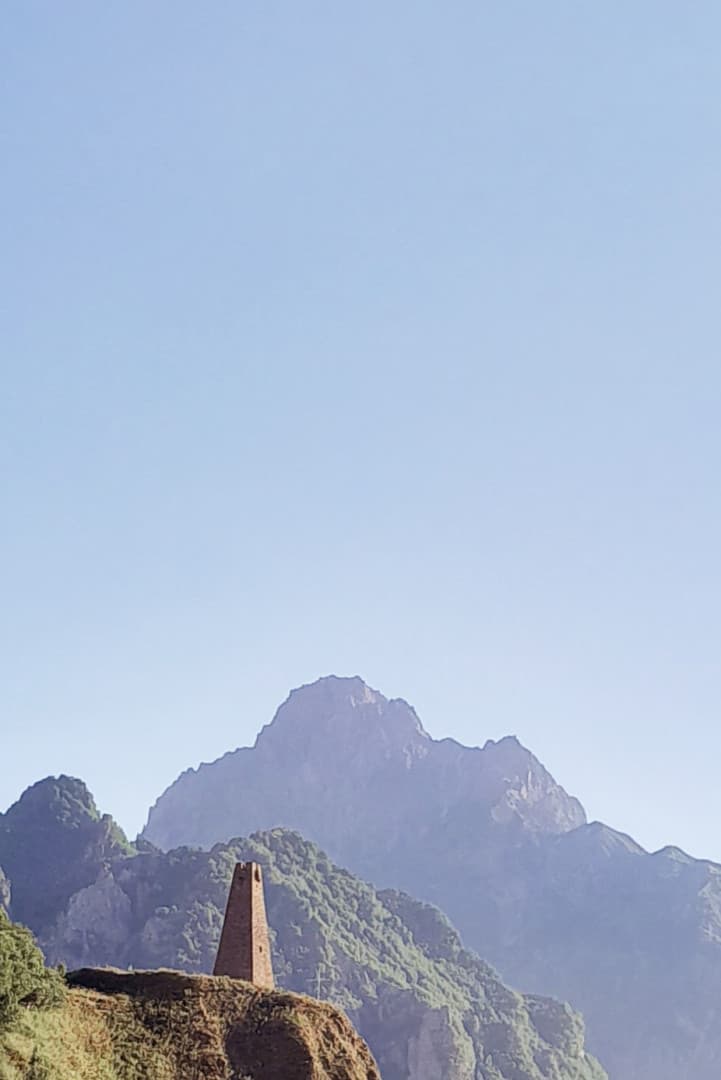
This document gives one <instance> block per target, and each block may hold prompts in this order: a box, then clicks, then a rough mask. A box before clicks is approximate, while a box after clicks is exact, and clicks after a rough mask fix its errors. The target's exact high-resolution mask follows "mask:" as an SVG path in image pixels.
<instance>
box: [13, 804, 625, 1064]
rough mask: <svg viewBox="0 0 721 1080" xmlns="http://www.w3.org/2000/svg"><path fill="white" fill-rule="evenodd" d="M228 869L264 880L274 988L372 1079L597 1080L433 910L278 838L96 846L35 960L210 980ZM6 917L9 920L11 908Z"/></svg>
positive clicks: (542, 1016) (559, 1008) (296, 841)
mask: <svg viewBox="0 0 721 1080" xmlns="http://www.w3.org/2000/svg"><path fill="white" fill-rule="evenodd" d="M21 801H22V800H21ZM37 835H40V834H39V833H36V836H37ZM238 860H255V861H257V862H260V863H261V864H262V865H263V868H264V881H265V887H266V905H267V910H268V918H269V923H270V926H271V930H272V937H273V964H274V970H275V974H276V979H277V982H278V984H279V985H280V986H282V987H284V988H285V989H288V990H294V991H297V992H299V993H303V994H311V995H313V996H314V997H318V998H324V999H327V1000H330V1001H331V1002H333V1003H334V1004H336V1005H339V1006H341V1007H342V1008H343V1009H344V1010H345V1011H346V1012H347V1014H348V1015H349V1017H350V1018H351V1020H352V1021H353V1023H354V1024H355V1025H356V1027H357V1028H358V1030H359V1031H360V1033H361V1035H362V1036H363V1037H364V1038H365V1039H366V1040H367V1042H368V1044H369V1045H370V1047H371V1050H372V1051H373V1053H374V1055H375V1057H376V1060H377V1061H378V1065H379V1068H380V1071H381V1075H382V1076H383V1078H384V1080H466V1078H468V1080H471V1078H473V1080H551V1078H553V1080H597V1078H600V1077H603V1075H604V1074H603V1072H602V1070H601V1069H600V1068H599V1066H598V1065H597V1064H596V1063H595V1062H594V1061H593V1060H592V1059H591V1058H590V1057H589V1056H588V1055H587V1054H586V1052H585V1049H584V1042H583V1024H582V1022H581V1020H580V1018H579V1017H578V1015H577V1014H575V1013H573V1012H572V1011H571V1010H570V1009H569V1008H568V1007H567V1006H564V1005H561V1004H558V1003H556V1002H553V1001H549V1000H546V999H540V998H535V997H526V996H523V995H521V994H518V993H515V992H513V991H511V990H509V989H508V988H507V987H505V986H504V985H503V984H502V983H501V981H500V979H499V978H498V976H497V975H496V974H495V972H494V971H493V970H492V969H491V968H490V967H488V965H487V964H485V963H484V962H483V961H482V960H480V959H479V958H478V957H477V956H475V955H473V954H472V953H469V952H467V951H466V950H465V949H464V948H463V946H462V944H461V942H460V940H459V938H458V935H457V934H456V932H455V931H454V930H453V928H452V926H451V925H450V924H449V923H448V921H447V920H446V919H445V918H444V916H442V915H441V913H440V912H438V911H436V910H435V909H433V908H431V907H429V906H427V905H424V904H419V903H417V902H415V901H413V900H412V899H411V898H410V897H406V896H402V895H400V894H398V893H390V892H388V893H382V894H381V893H378V892H376V891H375V890H374V889H373V888H372V887H371V886H370V885H367V884H365V883H363V882H362V881H359V880H358V879H357V878H355V877H354V876H353V875H351V874H350V873H348V872H347V871H344V870H341V869H340V868H339V867H337V866H336V865H335V864H334V863H333V862H332V861H331V860H330V859H329V858H328V857H327V856H326V855H325V854H324V853H323V852H322V851H321V850H320V849H319V848H317V847H316V846H315V845H314V844H312V843H309V842H308V841H306V840H303V839H302V837H300V836H299V835H298V834H296V833H292V832H288V831H286V830H281V829H276V830H272V831H270V832H266V833H261V834H258V835H255V836H253V837H251V838H250V839H247V840H235V841H232V842H231V843H230V844H220V845H216V846H215V847H214V848H213V850H212V851H210V852H204V851H200V850H193V849H188V848H181V849H178V850H175V851H171V852H169V853H167V854H165V853H162V852H160V851H157V850H154V849H152V847H151V846H150V845H148V844H145V845H144V850H142V851H138V852H136V853H133V854H131V855H124V854H117V855H115V856H114V857H112V858H107V857H106V850H105V847H104V845H103V844H102V843H101V844H100V846H99V851H98V858H97V861H96V866H95V870H96V879H95V881H94V882H93V883H92V884H91V885H84V884H82V883H80V887H79V888H78V889H77V891H75V892H74V893H73V894H72V895H71V896H70V897H69V899H68V901H67V903H66V904H65V905H64V907H61V908H60V909H59V910H58V912H57V915H56V919H55V922H54V925H53V926H52V927H50V928H46V931H45V933H44V935H43V939H42V943H43V946H44V948H45V949H46V954H47V955H48V958H49V959H50V960H51V961H52V962H58V961H63V962H65V963H66V964H67V965H68V967H70V968H75V967H85V966H89V965H92V966H98V965H105V964H113V965H117V966H120V967H130V966H132V967H134V968H143V969H145V968H160V967H164V968H176V969H181V970H185V971H187V972H203V971H209V970H211V968H212V963H213V960H214V956H215V951H216V948H217V943H218V938H219V933H220V927H221V923H222V914H223V910H224V906H225V900H226V896H227V890H228V886H229V883H230V878H231V874H232V870H233V867H234V865H235V863H236V861H238ZM86 870H87V863H85V864H84V866H83V881H84V880H85V876H86V875H85V871H86ZM25 885H26V886H27V882H25ZM21 895H26V892H25V890H22V891H21ZM13 910H14V911H15V912H16V915H17V916H18V917H19V916H20V915H21V912H20V910H19V909H18V910H17V911H16V909H15V900H13Z"/></svg>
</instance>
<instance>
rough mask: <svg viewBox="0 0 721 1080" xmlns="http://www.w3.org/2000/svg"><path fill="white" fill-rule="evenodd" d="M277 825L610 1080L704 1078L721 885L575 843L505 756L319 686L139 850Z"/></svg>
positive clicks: (172, 804) (546, 787) (612, 835)
mask: <svg viewBox="0 0 721 1080" xmlns="http://www.w3.org/2000/svg"><path fill="white" fill-rule="evenodd" d="M276 823H283V824H286V825H289V826H292V827H297V828H301V829H302V830H303V831H304V833H305V834H306V835H308V836H310V837H311V838H313V839H314V840H316V841H317V842H318V843H320V844H321V845H322V846H324V847H326V848H327V849H328V850H329V851H330V852H331V854H332V855H333V857H334V858H336V859H337V860H338V861H339V862H341V863H342V864H343V865H346V866H348V867H350V868H351V869H352V870H354V871H356V872H358V873H361V874H362V875H363V876H364V877H367V878H369V879H370V880H372V881H374V882H376V883H379V884H384V885H393V886H396V887H398V888H402V889H404V890H406V891H407V892H409V893H411V894H413V895H416V896H419V897H422V898H424V899H425V900H428V901H431V902H432V903H434V904H437V905H438V906H439V907H441V908H442V909H443V910H444V911H446V912H447V913H448V914H449V915H450V917H451V919H452V920H453V922H454V923H455V924H456V925H457V926H458V927H459V929H460V931H461V933H462V935H463V938H464V941H465V942H466V943H467V944H469V945H470V946H472V947H473V948H475V949H476V950H477V951H478V952H479V953H480V954H481V955H482V956H484V957H485V958H487V959H488V960H490V961H491V962H492V963H493V964H495V965H496V966H497V968H498V969H499V970H500V972H501V974H502V975H503V977H504V978H506V979H508V980H509V981H510V982H511V984H512V985H514V986H518V987H520V988H522V989H523V990H526V991H531V992H535V993H542V994H551V995H553V996H555V997H559V998H561V999H562V1000H567V1001H570V1002H571V1003H572V1004H573V1005H574V1006H575V1007H577V1008H579V1009H580V1010H581V1011H582V1013H583V1015H584V1016H585V1018H586V1022H587V1032H588V1042H589V1045H590V1047H591V1049H592V1051H593V1052H594V1053H595V1054H596V1055H597V1056H598V1057H599V1058H600V1059H601V1061H602V1062H603V1064H604V1065H605V1066H606V1068H607V1069H608V1070H609V1073H610V1074H611V1075H612V1076H613V1077H614V1080H677V1078H678V1077H679V1076H691V1075H692V1076H693V1077H694V1080H715V1078H716V1077H717V1076H718V1075H719V1072H720V1071H721V1010H718V1009H717V1008H716V1006H715V1005H714V1004H713V1003H714V1002H717V1001H719V1000H721V868H719V867H718V866H715V865H714V864H711V863H709V862H702V861H695V860H693V859H690V858H688V856H686V855H684V854H683V853H682V852H679V851H677V850H675V849H667V850H664V851H662V852H658V853H656V854H654V855H651V854H648V853H647V852H645V851H644V850H643V849H642V848H640V847H639V845H637V844H635V843H634V842H633V840H631V839H630V838H629V837H626V836H623V835H622V834H620V833H617V832H614V831H613V830H611V829H608V828H606V827H605V826H603V825H599V824H598V823H594V824H592V825H587V824H586V822H585V817H584V814H583V810H582V809H581V807H580V805H579V803H578V802H577V801H576V800H575V799H572V798H570V797H569V796H568V795H567V794H566V793H565V792H564V791H563V789H562V788H561V787H560V786H559V785H558V784H556V783H555V781H554V780H553V778H552V777H551V776H550V775H549V774H548V773H547V772H546V770H545V769H544V768H543V767H542V766H541V765H540V764H539V762H538V761H537V760H536V759H535V758H534V757H533V755H532V754H530V753H529V752H528V751H527V750H525V749H524V748H523V747H522V746H520V745H519V743H518V742H517V741H516V740H515V739H512V738H509V739H502V740H500V741H499V742H497V743H487V744H486V745H485V746H484V747H483V748H482V749H469V748H467V747H463V746H459V745H458V744H457V743H455V742H453V741H452V740H443V741H441V742H436V741H434V740H433V739H430V738H429V736H428V735H427V734H426V733H425V732H424V731H423V729H422V727H421V724H420V722H419V720H418V717H417V716H416V714H415V713H414V712H413V710H412V709H411V708H410V706H408V705H407V704H405V702H401V701H387V700H386V699H385V698H383V697H382V695H379V694H377V693H376V692H375V691H372V690H370V689H369V688H368V687H366V686H365V685H364V684H363V683H362V682H361V681H360V680H358V679H350V680H344V679H322V680H320V682H318V683H316V684H314V685H313V686H310V687H303V688H302V689H300V690H298V691H295V692H294V693H293V694H291V696H290V698H289V699H288V701H287V702H286V703H285V704H284V705H283V706H281V708H280V709H279V710H278V713H277V715H276V717H275V719H274V721H273V723H272V724H270V725H269V726H268V727H267V728H264V729H263V731H262V732H261V734H260V736H259V737H258V740H257V742H256V745H255V747H254V748H252V749H243V750H238V751H235V753H232V754H227V755H226V756H225V757H224V758H222V759H221V760H220V761H218V762H215V763H214V764H212V765H204V766H201V767H200V769H198V770H197V771H191V772H188V773H185V774H184V775H183V776H182V777H180V778H179V780H178V781H177V782H176V783H175V784H174V785H172V786H171V788H169V789H168V791H167V792H166V793H165V794H164V795H163V796H161V798H160V799H159V800H158V802H157V804H156V806H155V807H154V808H153V810H152V811H151V814H150V817H149V821H148V827H147V830H146V834H147V835H148V836H150V837H151V838H154V839H155V840H156V841H158V842H159V843H160V844H171V843H172V844H177V843H180V842H189V843H199V844H210V843H213V842H214V841H216V840H218V839H221V838H222V837H224V836H228V835H229V834H231V833H233V832H247V831H250V830H252V829H254V828H257V827H270V826H272V825H273V824H276ZM1 861H2V854H1V852H0V862H1Z"/></svg>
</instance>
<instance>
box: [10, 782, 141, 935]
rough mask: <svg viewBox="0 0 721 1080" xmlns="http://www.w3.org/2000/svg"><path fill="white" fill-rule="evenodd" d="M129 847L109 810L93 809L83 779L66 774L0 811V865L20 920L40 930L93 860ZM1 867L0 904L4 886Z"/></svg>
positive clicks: (86, 876) (87, 879) (88, 875)
mask: <svg viewBox="0 0 721 1080" xmlns="http://www.w3.org/2000/svg"><path fill="white" fill-rule="evenodd" d="M131 850H132V848H131V845H130V844H128V842H127V840H126V839H125V836H124V835H123V832H122V830H121V829H120V828H118V826H117V825H116V824H115V822H114V821H113V819H112V818H111V817H110V815H109V814H105V815H101V814H100V813H99V812H98V809H97V807H96V806H95V802H94V800H93V797H92V795H91V794H90V792H89V791H88V789H87V788H86V786H85V784H83V783H81V781H79V780H74V779H72V777H69V776H61V777H58V778H57V779H55V778H50V779H47V780H43V781H41V782H39V783H37V784H33V786H32V787H30V788H28V789H27V791H25V792H24V793H23V796H22V798H21V799H18V801H17V802H16V803H15V804H14V805H13V806H11V807H10V809H9V810H8V811H7V813H6V814H0V867H2V870H3V871H4V873H5V875H6V876H7V878H9V879H10V882H11V883H12V902H13V904H14V907H15V908H16V910H21V911H22V913H23V917H22V921H23V922H24V923H26V924H27V925H28V926H30V927H32V929H33V930H34V931H35V933H41V932H42V930H43V929H44V927H45V926H46V925H47V924H48V922H51V921H52V920H53V919H54V918H55V915H56V914H57V911H58V909H59V908H61V907H62V906H63V905H64V904H65V903H66V902H67V900H68V898H69V897H70V895H71V894H72V893H73V892H75V891H76V890H77V888H78V886H79V885H89V884H90V883H91V882H93V881H94V880H95V877H96V875H97V867H98V861H99V860H100V861H102V860H105V859H111V858H113V857H114V856H115V855H124V854H128V853H129V852H130V851H131ZM3 881H5V878H4V877H3V875H2V873H0V904H1V903H3V899H7V897H8V896H9V891H8V887H7V883H5V885H3Z"/></svg>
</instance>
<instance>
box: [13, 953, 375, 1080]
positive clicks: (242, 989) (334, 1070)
mask: <svg viewBox="0 0 721 1080" xmlns="http://www.w3.org/2000/svg"><path fill="white" fill-rule="evenodd" d="M69 982H70V983H71V985H72V986H73V987H74V989H72V990H71V991H70V992H69V993H68V994H67V996H66V999H65V1001H64V1003H63V1004H62V1005H61V1006H59V1007H57V1008H55V1009H50V1010H43V1011H42V1012H37V1011H35V1010H27V1009H26V1010H24V1011H23V1013H22V1014H21V1015H20V1016H19V1017H18V1018H17V1019H16V1021H15V1022H14V1024H13V1026H12V1027H11V1028H10V1029H9V1030H6V1031H4V1032H2V1031H0V1078H2V1080H40V1078H42V1080H241V1078H245V1077H252V1078H253V1080H380V1075H379V1073H378V1070H377V1068H376V1065H375V1063H374V1061H373V1059H372V1057H371V1055H370V1053H369V1052H368V1048H367V1047H366V1046H365V1044H364V1043H363V1041H362V1040H361V1039H360V1038H359V1037H358V1035H357V1034H356V1033H355V1031H354V1030H353V1028H352V1027H351V1025H350V1023H349V1022H348V1020H347V1019H346V1018H345V1017H344V1016H343V1015H342V1013H340V1012H339V1011H337V1010H336V1009H334V1008H333V1007H332V1006H330V1005H327V1004H323V1003H321V1002H319V1001H312V1000H310V999H309V998H306V997H299V996H297V995H295V994H287V993H265V992H262V993H261V992H258V991H256V990H255V989H254V988H253V987H252V986H250V985H249V984H248V983H241V982H238V981H236V980H231V979H216V978H208V977H202V976H190V975H181V974H178V973H176V972H168V971H156V972H138V973H127V972H113V971H108V970H105V971H93V970H85V971H79V972H75V973H74V974H73V975H72V976H69Z"/></svg>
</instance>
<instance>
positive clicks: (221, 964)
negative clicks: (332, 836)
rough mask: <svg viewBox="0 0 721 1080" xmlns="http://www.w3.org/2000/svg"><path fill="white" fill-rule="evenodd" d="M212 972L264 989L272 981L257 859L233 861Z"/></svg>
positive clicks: (261, 879) (270, 986) (270, 984)
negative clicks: (231, 878)
mask: <svg viewBox="0 0 721 1080" xmlns="http://www.w3.org/2000/svg"><path fill="white" fill-rule="evenodd" d="M213 974H214V975H230V976H231V978H233V979H245V980H246V982H251V983H255V985H256V986H262V987H263V988H264V989H267V990H272V989H273V986H274V985H275V984H274V982H273V966H272V963H271V958H270V942H269V940H268V923H267V921H266V917H265V901H264V899H263V871H262V870H261V868H260V866H259V865H258V863H254V862H247V863H242V862H241V863H236V866H235V871H234V873H233V881H232V882H231V885H230V892H229V893H228V903H227V905H226V908H225V919H224V921H223V930H222V932H221V935H220V945H219V946H218V955H217V956H216V958H215V967H214V968H213Z"/></svg>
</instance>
